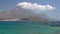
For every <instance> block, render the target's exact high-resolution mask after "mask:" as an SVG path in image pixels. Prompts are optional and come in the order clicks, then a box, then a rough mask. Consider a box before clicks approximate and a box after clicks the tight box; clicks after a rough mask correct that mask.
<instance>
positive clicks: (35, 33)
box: [0, 21, 60, 34]
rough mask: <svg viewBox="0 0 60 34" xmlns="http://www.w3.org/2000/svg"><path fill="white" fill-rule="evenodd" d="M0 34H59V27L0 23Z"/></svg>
mask: <svg viewBox="0 0 60 34" xmlns="http://www.w3.org/2000/svg"><path fill="white" fill-rule="evenodd" d="M0 34H60V27H51V26H50V25H46V24H43V23H40V22H2V21H1V22H0Z"/></svg>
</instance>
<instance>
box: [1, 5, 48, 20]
mask: <svg viewBox="0 0 60 34" xmlns="http://www.w3.org/2000/svg"><path fill="white" fill-rule="evenodd" d="M10 19H18V21H24V20H26V21H28V20H29V21H49V17H47V15H43V14H39V15H38V14H35V13H34V12H33V11H31V10H26V9H22V8H21V7H19V6H17V7H15V8H14V9H12V10H10V11H5V12H0V20H10Z"/></svg>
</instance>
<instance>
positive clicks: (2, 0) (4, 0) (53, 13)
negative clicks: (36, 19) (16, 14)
mask: <svg viewBox="0 0 60 34" xmlns="http://www.w3.org/2000/svg"><path fill="white" fill-rule="evenodd" d="M24 2H26V3H31V4H32V5H34V4H36V5H34V6H41V5H42V7H43V6H45V8H46V7H47V5H49V6H48V7H50V6H51V7H52V8H54V7H55V9H53V10H51V9H50V8H49V11H48V10H47V11H46V9H44V11H42V12H43V13H46V14H47V15H49V17H51V18H54V19H56V20H59V21H60V4H59V2H60V0H0V11H6V10H9V9H11V8H14V7H16V5H17V4H19V3H24ZM21 6H22V5H21ZM43 8H44V7H43ZM36 9H37V8H36ZM40 9H41V7H40Z"/></svg>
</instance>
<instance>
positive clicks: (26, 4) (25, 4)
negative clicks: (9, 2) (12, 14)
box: [17, 2, 55, 11]
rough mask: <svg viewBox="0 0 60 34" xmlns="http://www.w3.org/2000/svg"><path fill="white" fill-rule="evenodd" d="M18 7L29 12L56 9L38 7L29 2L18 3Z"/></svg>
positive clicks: (44, 6) (45, 6)
mask: <svg viewBox="0 0 60 34" xmlns="http://www.w3.org/2000/svg"><path fill="white" fill-rule="evenodd" d="M17 6H20V7H21V8H22V9H27V10H38V11H45V10H53V9H55V7H53V6H51V5H49V4H47V5H38V4H37V3H29V2H21V3H18V4H17Z"/></svg>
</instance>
